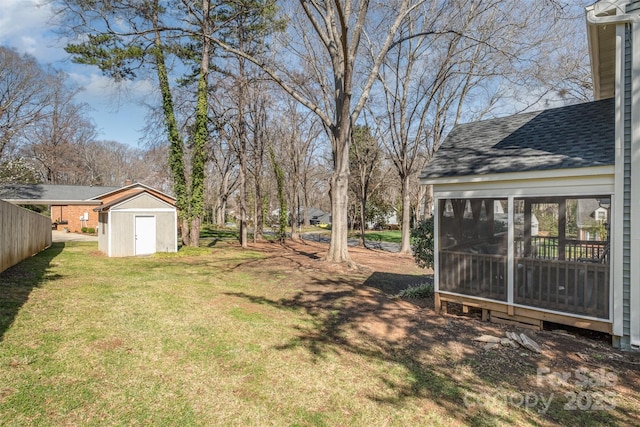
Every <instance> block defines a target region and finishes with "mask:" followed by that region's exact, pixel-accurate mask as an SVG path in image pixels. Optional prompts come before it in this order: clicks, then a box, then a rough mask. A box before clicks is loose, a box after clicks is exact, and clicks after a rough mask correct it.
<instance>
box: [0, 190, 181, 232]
mask: <svg viewBox="0 0 640 427" xmlns="http://www.w3.org/2000/svg"><path fill="white" fill-rule="evenodd" d="M141 190H144V191H146V192H148V193H150V194H152V195H153V196H155V197H157V198H158V199H160V200H163V201H165V202H167V203H169V204H171V205H175V199H174V198H173V197H171V196H169V195H168V194H165V193H163V192H161V191H158V190H156V189H154V188H151V187H149V186H146V185H144V184H141V183H131V182H127V183H125V186H124V187H94V186H79V185H51V184H4V185H1V186H0V199H2V200H5V201H7V202H9V203H13V204H16V205H47V206H49V210H50V212H51V223H52V224H53V225H54V227H57V228H58V229H67V230H68V231H70V232H74V233H79V232H81V231H82V228H83V227H87V228H93V229H97V228H98V212H96V211H94V209H96V208H99V207H100V206H102V205H105V204H108V203H111V202H113V201H114V200H117V199H121V198H123V197H126V196H128V195H132V194H135V193H138V192H140V191H141Z"/></svg>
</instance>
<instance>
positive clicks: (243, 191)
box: [238, 58, 248, 248]
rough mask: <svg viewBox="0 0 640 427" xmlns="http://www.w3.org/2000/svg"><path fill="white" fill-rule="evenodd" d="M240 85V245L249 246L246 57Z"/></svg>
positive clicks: (241, 64) (240, 62) (242, 65)
mask: <svg viewBox="0 0 640 427" xmlns="http://www.w3.org/2000/svg"><path fill="white" fill-rule="evenodd" d="M238 66H239V73H238V74H239V77H240V84H239V85H238V120H239V122H238V144H239V145H240V152H239V153H238V154H239V157H240V246H242V247H243V248H246V247H247V244H248V242H247V193H248V191H247V129H246V125H247V124H246V120H245V119H246V118H245V108H244V107H245V99H244V96H245V77H246V72H245V67H244V59H242V58H240V59H239V63H238Z"/></svg>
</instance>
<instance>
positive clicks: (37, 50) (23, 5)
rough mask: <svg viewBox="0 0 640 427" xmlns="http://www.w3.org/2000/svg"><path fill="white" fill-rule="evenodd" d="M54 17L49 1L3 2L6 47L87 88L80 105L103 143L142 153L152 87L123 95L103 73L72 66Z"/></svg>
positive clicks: (134, 87) (1, 28)
mask: <svg viewBox="0 0 640 427" xmlns="http://www.w3.org/2000/svg"><path fill="white" fill-rule="evenodd" d="M51 17H52V10H51V6H50V5H47V0H0V45H3V46H8V47H11V48H14V49H16V50H17V51H18V52H20V53H28V54H30V55H33V56H34V57H35V58H36V59H37V60H38V61H39V62H40V63H41V64H43V65H44V64H51V65H52V66H54V67H55V68H57V69H60V70H63V71H65V72H67V73H68V74H69V77H70V78H71V80H72V81H73V82H74V83H76V84H78V85H79V86H81V87H83V88H84V90H83V91H82V92H81V93H80V94H79V95H78V98H77V101H79V102H84V103H86V104H88V105H89V106H90V111H89V112H88V114H89V116H90V117H92V118H93V120H94V122H95V124H96V128H97V130H98V139H101V140H113V141H117V142H120V143H124V144H128V145H131V146H133V147H137V146H138V142H139V139H140V137H141V132H140V131H141V129H142V128H143V127H144V125H145V114H146V110H145V107H143V106H142V104H141V101H142V100H145V99H146V100H147V101H148V98H149V96H150V94H151V93H152V90H151V89H152V84H151V83H150V82H144V81H143V82H135V83H126V85H125V86H124V87H121V88H120V89H121V90H120V91H119V90H118V88H117V87H116V85H115V84H114V83H113V82H111V81H110V80H109V79H108V78H106V77H104V76H102V74H101V73H100V70H98V69H97V68H94V67H89V66H85V65H79V64H73V63H71V61H70V59H69V55H68V54H67V53H66V52H65V51H64V49H63V48H64V45H65V41H64V40H61V39H60V38H59V36H57V35H55V34H54V33H53V32H52V30H53V29H54V26H53V25H54V24H52V22H51Z"/></svg>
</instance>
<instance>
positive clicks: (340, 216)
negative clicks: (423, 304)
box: [326, 96, 353, 266]
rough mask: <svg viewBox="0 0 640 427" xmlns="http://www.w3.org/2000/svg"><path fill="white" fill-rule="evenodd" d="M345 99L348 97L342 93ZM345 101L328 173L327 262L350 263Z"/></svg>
mask: <svg viewBox="0 0 640 427" xmlns="http://www.w3.org/2000/svg"><path fill="white" fill-rule="evenodd" d="M345 98H348V97H346V96H345ZM348 107H349V101H348V100H347V99H345V100H343V106H342V108H341V110H342V111H341V117H340V118H341V121H342V123H341V125H338V126H337V127H336V128H335V131H334V135H335V136H334V138H335V141H334V142H333V145H334V147H333V152H334V159H333V161H334V172H333V174H331V181H330V190H329V192H330V197H331V243H330V244H329V251H328V252H327V258H326V259H327V261H330V262H336V263H345V264H347V265H349V266H352V265H353V262H352V261H351V256H350V255H349V245H348V227H347V212H348V207H349V147H350V145H351V121H350V117H349V110H348Z"/></svg>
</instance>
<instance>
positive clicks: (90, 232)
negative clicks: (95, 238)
mask: <svg viewBox="0 0 640 427" xmlns="http://www.w3.org/2000/svg"><path fill="white" fill-rule="evenodd" d="M87 233H89V234H95V233H96V229H95V228H93V227H89V228H87Z"/></svg>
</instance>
